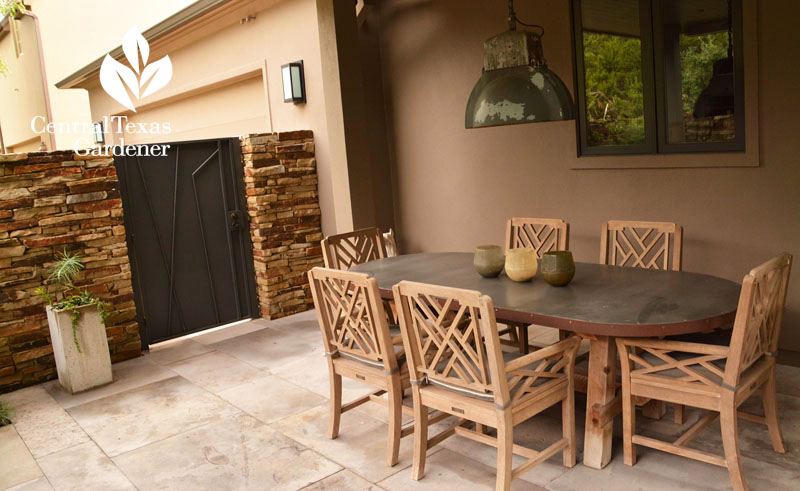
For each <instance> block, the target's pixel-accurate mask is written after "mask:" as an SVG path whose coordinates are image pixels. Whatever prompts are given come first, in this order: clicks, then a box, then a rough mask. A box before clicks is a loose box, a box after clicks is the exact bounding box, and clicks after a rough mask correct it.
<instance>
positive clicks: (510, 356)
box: [427, 351, 566, 401]
mask: <svg viewBox="0 0 800 491" xmlns="http://www.w3.org/2000/svg"><path fill="white" fill-rule="evenodd" d="M502 353H503V362H504V363H509V362H511V361H512V360H516V359H517V358H519V357H521V356H525V355H523V354H521V353H515V352H508V351H503V352H502ZM446 363H447V362H446V361H443V362H441V363H439V365H437V370H439V371H440V370H442V369H443V368H444V366H445V364H446ZM507 378H508V380H509V381H511V380H512V378H513V377H512V376H509V377H507ZM562 378H566V376H564V377H562ZM427 380H428V382H429V383H431V384H433V385H436V386H439V387H442V388H445V389H449V390H452V391H455V392H458V393H460V394H464V395H466V396H469V397H473V398H477V399H482V400H484V401H493V400H494V394H491V393H489V392H480V391H477V390H472V389H469V388H466V387H461V386H458V385H453V384H449V383H447V382H445V381H442V380H436V379H433V378H430V377H429V378H428V379H427ZM490 380H491V375H490ZM553 380H554V379H552V378H545V377H539V378H537V379H536V380H535V381H534V382H533V384H531V387H533V388H537V387H541V386H544V385H545V384H547V383H548V382H553ZM521 388H522V384H517V385H516V386H515V387H511V388H510V391H509V396H510V397H511V400H512V401H513V400H515V399H516V397H515V396H516V395H517V392H518V391H519V390H520V389H521Z"/></svg>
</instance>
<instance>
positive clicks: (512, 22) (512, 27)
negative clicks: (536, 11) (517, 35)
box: [508, 0, 544, 37]
mask: <svg viewBox="0 0 800 491" xmlns="http://www.w3.org/2000/svg"><path fill="white" fill-rule="evenodd" d="M517 23H520V24H522V25H523V26H525V27H535V28H537V29H539V37H543V36H544V27H542V26H540V25H539V24H527V23H525V22H522V21H521V20H519V19H518V18H517V14H516V12H514V0H508V30H509V31H516V30H517Z"/></svg>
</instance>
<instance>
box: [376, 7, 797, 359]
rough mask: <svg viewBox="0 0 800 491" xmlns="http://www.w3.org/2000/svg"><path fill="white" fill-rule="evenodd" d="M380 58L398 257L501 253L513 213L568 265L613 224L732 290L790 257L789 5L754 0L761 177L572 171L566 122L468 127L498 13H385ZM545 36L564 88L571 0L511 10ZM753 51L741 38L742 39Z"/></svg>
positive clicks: (792, 293) (793, 286)
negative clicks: (631, 223) (634, 225)
mask: <svg viewBox="0 0 800 491" xmlns="http://www.w3.org/2000/svg"><path fill="white" fill-rule="evenodd" d="M380 5H381V7H380V8H381V21H380V22H381V27H382V30H381V54H380V56H381V61H382V66H383V85H384V92H385V98H386V102H387V111H388V126H389V128H390V130H389V134H390V138H391V142H390V145H391V148H392V152H393V154H392V157H393V176H394V182H393V185H394V187H395V189H396V193H395V196H394V202H395V214H396V223H397V226H398V229H399V230H398V238H399V240H400V247H401V248H402V250H403V252H415V251H444V250H471V249H472V248H473V247H474V246H476V245H478V244H483V243H498V244H500V243H502V240H503V231H504V225H505V221H506V219H507V218H508V217H511V216H538V217H555V218H563V219H565V220H566V221H568V222H569V223H570V225H571V230H570V232H571V237H570V244H571V248H572V250H573V252H574V254H575V257H576V260H578V261H586V262H596V261H597V260H598V257H599V247H600V226H601V224H602V223H603V222H604V221H606V220H609V219H623V220H624V219H632V220H663V221H674V222H677V223H679V224H681V225H682V226H683V227H684V254H683V258H684V269H685V270H687V271H696V272H703V273H710V274H714V275H719V276H722V277H725V278H729V279H732V280H736V281H741V279H742V277H743V275H744V274H745V273H747V271H749V270H750V269H751V268H752V267H754V266H755V265H757V264H759V263H761V262H762V261H764V260H766V259H768V258H770V257H771V256H773V255H775V254H777V253H779V252H781V251H788V252H790V253H792V254H794V255H795V256H800V187H799V186H800V158H799V157H798V151H800V144H799V143H798V139H797V134H798V133H799V132H800V125H799V124H798V120H797V117H796V114H797V112H798V110H800V94H798V91H797V88H796V85H797V80H798V77H800V69H799V68H798V64H797V63H791V62H787V59H788V58H787V54H788V53H790V52H791V50H795V51H796V48H797V46H798V44H799V43H800V35H798V34H797V31H796V30H795V29H794V27H793V26H794V25H796V24H797V20H798V17H797V9H796V8H795V6H794V5H793V3H792V2H784V1H781V0H762V1H759V2H758V31H759V34H758V66H759V68H758V83H759V101H758V102H759V115H758V116H759V117H758V122H759V128H760V132H759V133H760V135H759V136H760V164H761V165H760V166H759V167H754V168H715V169H708V168H705V169H638V170H571V168H572V167H573V166H574V164H575V163H576V159H577V158H578V157H577V155H576V154H577V152H576V130H575V125H574V122H558V123H546V124H526V125H516V126H505V127H495V128H485V129H476V130H465V129H464V110H465V106H466V102H467V98H468V96H469V93H470V91H471V89H472V86H473V85H474V83H475V82H476V81H477V79H478V77H479V76H480V73H481V67H482V57H483V50H482V44H483V41H484V40H485V39H486V38H488V37H491V36H492V35H494V34H497V33H500V32H502V31H503V30H505V29H506V25H507V24H506V20H505V19H506V15H507V11H506V8H507V7H506V2H504V1H501V0H491V1H484V2H469V8H465V7H464V2H462V1H460V0H436V1H424V0H423V1H420V0H392V1H388V2H382V3H381V4H380ZM517 11H518V14H519V16H520V18H522V19H524V20H525V21H526V22H535V23H540V24H542V25H543V26H544V27H545V30H546V34H545V37H544V38H543V43H544V54H545V57H546V58H547V60H548V62H549V65H550V68H551V69H553V70H554V71H555V72H556V73H558V74H559V75H560V76H561V77H562V79H563V80H564V81H565V82H567V85H568V86H569V87H570V88H571V87H572V85H573V72H572V58H571V37H570V36H571V34H570V15H569V2H567V1H566V0H558V1H551V0H548V1H545V0H530V1H526V2H517ZM747 42H751V41H747ZM797 275H798V274H797V272H795V279H794V280H792V281H791V283H790V286H789V298H788V300H787V312H786V317H785V322H784V329H783V336H782V341H781V347H782V348H783V349H785V350H795V351H800V329H798V324H799V323H800V282H799V281H798V280H797V279H796V277H797Z"/></svg>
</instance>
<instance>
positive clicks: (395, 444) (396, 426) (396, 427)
mask: <svg viewBox="0 0 800 491" xmlns="http://www.w3.org/2000/svg"><path fill="white" fill-rule="evenodd" d="M387 392H388V397H389V436H388V438H387V440H386V465H388V466H389V467H392V466H394V465H395V464H397V456H398V454H399V453H400V430H401V428H400V427H401V425H402V424H403V391H402V389H401V388H400V377H398V376H396V375H395V376H393V377H392V379H390V380H389V390H388V391H387Z"/></svg>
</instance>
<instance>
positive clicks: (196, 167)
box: [114, 138, 258, 349]
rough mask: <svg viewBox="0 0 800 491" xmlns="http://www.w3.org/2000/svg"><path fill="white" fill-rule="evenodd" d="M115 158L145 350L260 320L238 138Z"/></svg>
mask: <svg viewBox="0 0 800 491" xmlns="http://www.w3.org/2000/svg"><path fill="white" fill-rule="evenodd" d="M169 145H170V148H169V151H168V152H167V155H166V156H163V157H161V156H160V157H152V156H147V157H129V156H123V157H115V158H114V165H115V166H116V168H117V174H118V177H119V181H120V188H121V190H122V204H123V209H124V212H125V227H126V231H127V236H128V255H129V257H130V260H131V273H132V276H133V290H134V297H135V301H136V310H137V316H138V321H139V326H140V332H141V336H142V347H143V348H145V349H146V348H147V346H148V345H149V344H151V343H155V342H158V341H163V340H166V339H170V338H174V337H177V336H183V335H185V334H188V333H192V332H197V331H202V330H204V329H208V328H211V327H215V326H219V325H222V324H227V323H230V322H234V321H237V320H240V319H245V318H248V317H257V316H258V307H257V301H256V296H255V276H254V274H253V260H252V250H251V245H250V234H249V226H248V223H247V213H246V209H247V204H246V199H245V196H244V180H243V176H242V166H241V164H240V162H241V149H240V147H239V141H238V139H235V138H230V139H221V140H204V141H193V142H181V143H171V144H169Z"/></svg>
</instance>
